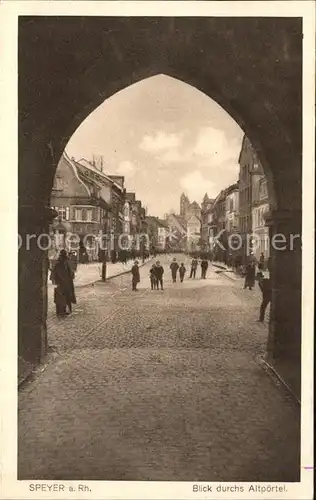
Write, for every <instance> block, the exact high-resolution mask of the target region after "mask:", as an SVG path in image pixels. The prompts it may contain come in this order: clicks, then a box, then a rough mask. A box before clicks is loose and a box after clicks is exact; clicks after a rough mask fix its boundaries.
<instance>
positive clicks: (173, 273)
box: [170, 258, 179, 283]
mask: <svg viewBox="0 0 316 500" xmlns="http://www.w3.org/2000/svg"><path fill="white" fill-rule="evenodd" d="M170 269H171V276H172V281H173V283H176V281H177V271H178V269H179V264H178V262H177V259H176V258H174V259H173V261H172V262H171V264H170Z"/></svg>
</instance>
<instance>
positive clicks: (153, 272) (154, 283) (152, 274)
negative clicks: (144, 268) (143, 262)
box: [149, 264, 157, 290]
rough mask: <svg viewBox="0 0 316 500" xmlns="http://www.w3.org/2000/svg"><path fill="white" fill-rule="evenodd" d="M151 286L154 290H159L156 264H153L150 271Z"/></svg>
mask: <svg viewBox="0 0 316 500" xmlns="http://www.w3.org/2000/svg"><path fill="white" fill-rule="evenodd" d="M149 277H150V286H151V289H152V290H156V289H157V276H156V264H153V265H152V266H151V268H150V269H149Z"/></svg>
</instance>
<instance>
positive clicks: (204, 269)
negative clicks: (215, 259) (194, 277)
mask: <svg viewBox="0 0 316 500" xmlns="http://www.w3.org/2000/svg"><path fill="white" fill-rule="evenodd" d="M207 268H208V261H207V260H206V259H203V260H202V261H201V279H204V280H205V279H206V272H207Z"/></svg>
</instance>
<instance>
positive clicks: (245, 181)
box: [238, 136, 263, 262]
mask: <svg viewBox="0 0 316 500" xmlns="http://www.w3.org/2000/svg"><path fill="white" fill-rule="evenodd" d="M238 161H239V230H240V236H241V238H242V241H243V245H242V256H243V261H244V262H245V261H246V259H247V256H248V255H249V253H250V252H251V251H252V246H253V243H252V233H253V224H252V222H253V215H252V208H253V204H254V202H255V194H254V191H253V190H254V186H256V185H257V184H258V182H259V180H260V178H262V175H263V169H262V166H261V164H260V162H259V159H258V157H257V154H256V152H255V150H254V148H253V147H252V145H251V143H250V141H249V139H248V137H246V136H244V137H243V141H242V146H241V151H240V155H239V160H238Z"/></svg>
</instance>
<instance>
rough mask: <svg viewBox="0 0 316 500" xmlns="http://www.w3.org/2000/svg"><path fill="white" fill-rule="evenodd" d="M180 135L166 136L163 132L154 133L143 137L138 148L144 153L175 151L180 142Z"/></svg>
mask: <svg viewBox="0 0 316 500" xmlns="http://www.w3.org/2000/svg"><path fill="white" fill-rule="evenodd" d="M182 136H183V134H182V133H179V134H174V133H172V134H168V133H166V132H163V131H159V132H156V134H154V135H144V137H143V139H142V141H141V143H140V145H139V147H140V148H141V149H143V150H144V151H149V152H159V151H165V150H168V149H171V150H172V149H176V148H178V147H179V146H180V144H181V141H182Z"/></svg>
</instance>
